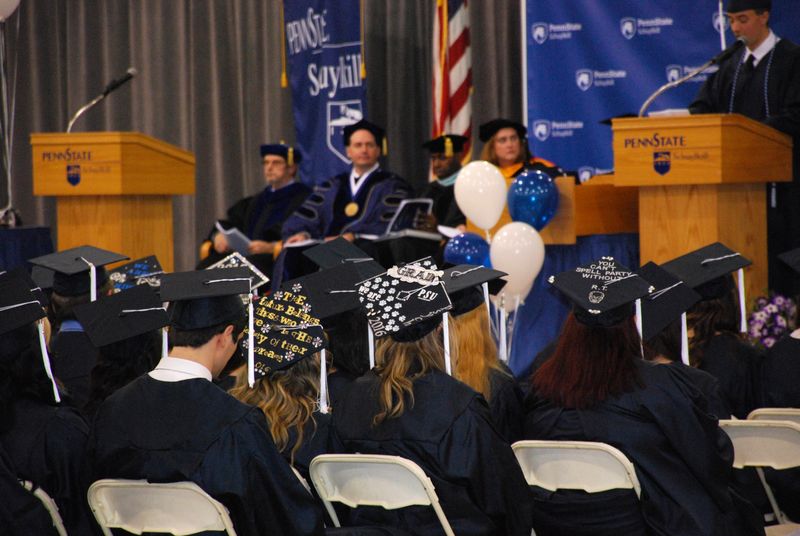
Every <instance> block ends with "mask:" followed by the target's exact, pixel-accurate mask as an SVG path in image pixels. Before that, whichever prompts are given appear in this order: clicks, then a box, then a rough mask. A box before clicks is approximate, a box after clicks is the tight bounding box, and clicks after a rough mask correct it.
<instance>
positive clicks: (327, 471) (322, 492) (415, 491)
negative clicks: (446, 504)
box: [309, 454, 454, 536]
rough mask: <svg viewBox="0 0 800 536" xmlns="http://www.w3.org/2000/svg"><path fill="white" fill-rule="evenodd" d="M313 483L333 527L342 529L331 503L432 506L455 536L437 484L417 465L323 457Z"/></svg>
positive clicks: (313, 470)
mask: <svg viewBox="0 0 800 536" xmlns="http://www.w3.org/2000/svg"><path fill="white" fill-rule="evenodd" d="M309 472H310V476H311V482H312V483H313V484H314V487H315V488H316V490H317V493H319V496H320V498H321V499H322V502H323V503H324V504H325V508H326V509H327V510H328V514H329V515H330V516H331V519H332V520H333V524H334V525H336V526H337V527H341V524H340V523H339V518H338V516H337V515H336V511H335V510H334V509H333V506H332V505H331V501H336V502H340V503H342V504H345V505H347V506H349V507H350V508H355V507H356V506H382V507H383V508H385V509H387V510H394V509H396V508H405V507H407V506H417V505H418V506H431V507H432V508H433V510H434V511H435V512H436V517H438V518H439V522H440V523H441V524H442V528H443V529H444V532H445V534H446V535H447V536H454V533H453V529H452V528H451V527H450V522H449V521H447V517H446V516H445V515H444V511H443V510H442V507H441V505H440V504H439V497H437V495H436V491H435V489H434V487H433V483H432V482H431V480H430V478H428V476H427V475H426V474H425V472H424V471H423V470H422V469H421V468H420V467H419V466H418V465H417V464H415V463H414V462H412V461H410V460H406V459H405V458H401V457H399V456H382V455H377V454H321V455H319V456H317V457H316V458H314V459H313V460H312V461H311V467H310V470H309Z"/></svg>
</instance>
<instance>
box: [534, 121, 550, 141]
mask: <svg viewBox="0 0 800 536" xmlns="http://www.w3.org/2000/svg"><path fill="white" fill-rule="evenodd" d="M551 129H552V124H551V123H550V121H548V120H547V119H537V120H536V121H534V122H533V135H534V136H536V139H537V140H539V141H547V138H549V137H550V130H551Z"/></svg>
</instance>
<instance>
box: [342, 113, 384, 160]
mask: <svg viewBox="0 0 800 536" xmlns="http://www.w3.org/2000/svg"><path fill="white" fill-rule="evenodd" d="M359 130H367V131H369V132H371V133H372V135H373V136H374V137H375V143H376V144H377V145H378V147H380V148H381V153H382V154H386V152H387V151H386V132H385V131H384V130H383V129H382V128H381V127H379V126H378V125H376V124H375V123H370V122H369V121H367V120H366V119H362V120H360V121H356V122H355V123H353V124H352V125H347V126H346V127H344V145H345V147H346V146H348V145H350V136H352V135H353V134H354V133H355V132H358V131H359Z"/></svg>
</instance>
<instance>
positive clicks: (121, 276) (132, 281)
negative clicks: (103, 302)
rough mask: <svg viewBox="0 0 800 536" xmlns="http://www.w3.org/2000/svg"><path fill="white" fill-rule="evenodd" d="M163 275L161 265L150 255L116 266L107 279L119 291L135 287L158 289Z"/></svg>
mask: <svg viewBox="0 0 800 536" xmlns="http://www.w3.org/2000/svg"><path fill="white" fill-rule="evenodd" d="M163 274H164V270H163V269H162V268H161V263H160V262H158V259H157V258H156V256H155V255H150V256H149V257H143V258H141V259H136V260H135V261H131V262H129V263H127V264H123V265H122V266H118V267H117V268H115V269H113V270H112V271H110V272H109V273H108V278H109V279H110V280H111V282H112V283H113V284H114V289H115V290H116V291H121V290H126V289H129V288H132V287H135V286H136V285H149V286H151V287H158V286H160V285H161V276H162V275H163Z"/></svg>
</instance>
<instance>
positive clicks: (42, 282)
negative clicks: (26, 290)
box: [31, 264, 55, 292]
mask: <svg viewBox="0 0 800 536" xmlns="http://www.w3.org/2000/svg"><path fill="white" fill-rule="evenodd" d="M54 275H55V272H53V270H50V269H48V268H45V267H44V266H36V265H35V264H34V265H33V266H31V279H33V282H34V283H36V286H37V287H39V288H40V289H42V290H43V291H45V292H47V291H48V290H49V291H52V290H53V276H54Z"/></svg>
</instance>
